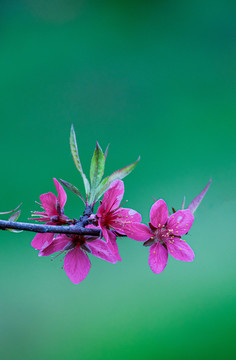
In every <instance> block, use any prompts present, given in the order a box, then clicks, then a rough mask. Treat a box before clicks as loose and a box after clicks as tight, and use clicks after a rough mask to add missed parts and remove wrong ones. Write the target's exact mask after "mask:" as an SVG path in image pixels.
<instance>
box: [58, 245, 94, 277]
mask: <svg viewBox="0 0 236 360" xmlns="http://www.w3.org/2000/svg"><path fill="white" fill-rule="evenodd" d="M90 267H91V263H90V260H89V258H88V255H87V254H85V253H84V252H83V251H82V250H81V249H80V247H79V246H76V248H74V249H73V250H71V251H69V252H68V254H66V256H65V261H64V269H65V272H66V275H67V276H68V278H69V279H70V280H71V281H72V282H73V283H74V284H79V283H80V282H81V281H83V280H84V279H85V278H86V276H87V275H88V273H89V270H90Z"/></svg>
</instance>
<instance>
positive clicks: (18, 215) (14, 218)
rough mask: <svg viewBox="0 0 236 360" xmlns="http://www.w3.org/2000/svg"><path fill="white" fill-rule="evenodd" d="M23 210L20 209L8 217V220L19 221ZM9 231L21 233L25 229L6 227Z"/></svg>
mask: <svg viewBox="0 0 236 360" xmlns="http://www.w3.org/2000/svg"><path fill="white" fill-rule="evenodd" d="M20 214H21V210H18V211H17V212H16V213H15V214H13V215H11V216H10V217H9V219H8V221H17V220H18V219H19V217H20ZM6 230H7V231H10V232H13V233H21V232H22V231H23V230H15V229H6Z"/></svg>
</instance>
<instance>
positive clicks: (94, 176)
mask: <svg viewBox="0 0 236 360" xmlns="http://www.w3.org/2000/svg"><path fill="white" fill-rule="evenodd" d="M104 168H105V157H104V154H103V152H102V149H101V147H100V145H99V144H98V142H97V144H96V148H95V151H94V153H93V157H92V161H91V167H90V180H91V189H92V190H91V192H92V191H94V190H95V189H96V187H97V186H98V185H99V184H100V182H101V180H102V177H103V174H104Z"/></svg>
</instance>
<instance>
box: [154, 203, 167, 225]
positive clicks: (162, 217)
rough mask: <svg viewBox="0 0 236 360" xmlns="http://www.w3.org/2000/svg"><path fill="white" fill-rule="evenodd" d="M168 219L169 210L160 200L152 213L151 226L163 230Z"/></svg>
mask: <svg viewBox="0 0 236 360" xmlns="http://www.w3.org/2000/svg"><path fill="white" fill-rule="evenodd" d="M167 219H168V209H167V205H166V203H165V201H164V200H162V199H160V200H158V201H156V202H155V203H154V204H153V205H152V207H151V211H150V220H151V224H152V225H153V226H155V227H156V228H158V227H159V228H161V227H162V226H163V225H165V223H166V222H167Z"/></svg>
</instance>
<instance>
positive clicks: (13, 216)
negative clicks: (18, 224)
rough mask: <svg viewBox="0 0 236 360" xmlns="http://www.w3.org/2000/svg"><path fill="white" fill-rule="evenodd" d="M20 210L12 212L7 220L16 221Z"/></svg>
mask: <svg viewBox="0 0 236 360" xmlns="http://www.w3.org/2000/svg"><path fill="white" fill-rule="evenodd" d="M20 213H21V210H18V211H17V212H16V213H15V214H12V215H11V216H10V217H9V219H8V221H17V220H18V219H19V217H20Z"/></svg>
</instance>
